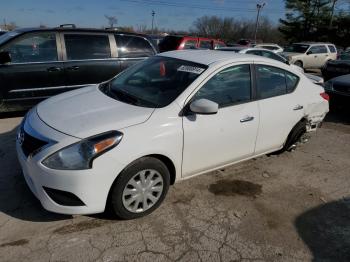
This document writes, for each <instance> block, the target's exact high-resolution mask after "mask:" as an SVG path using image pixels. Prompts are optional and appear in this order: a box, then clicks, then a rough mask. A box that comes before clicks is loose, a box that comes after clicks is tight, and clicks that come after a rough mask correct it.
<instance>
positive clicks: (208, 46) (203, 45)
mask: <svg viewBox="0 0 350 262" xmlns="http://www.w3.org/2000/svg"><path fill="white" fill-rule="evenodd" d="M199 47H200V48H205V49H211V42H210V41H200V42H199Z"/></svg>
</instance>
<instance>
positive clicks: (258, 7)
mask: <svg viewBox="0 0 350 262" xmlns="http://www.w3.org/2000/svg"><path fill="white" fill-rule="evenodd" d="M264 6H265V3H262V4H256V8H257V9H258V13H257V15H256V23H255V32H254V42H255V44H256V33H257V32H258V25H259V16H260V10H261V9H262V8H263V7H264Z"/></svg>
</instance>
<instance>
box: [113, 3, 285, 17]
mask: <svg viewBox="0 0 350 262" xmlns="http://www.w3.org/2000/svg"><path fill="white" fill-rule="evenodd" d="M120 1H122V2H129V3H137V4H146V5H158V6H168V7H178V8H194V9H202V10H214V11H226V12H246V13H255V12H256V10H255V9H253V8H251V9H247V8H232V7H231V8H227V7H215V6H205V5H198V4H183V3H181V4H178V3H171V2H165V1H155V0H148V1H145V0H120ZM268 12H269V13H278V14H281V13H283V12H284V10H280V9H269V10H268Z"/></svg>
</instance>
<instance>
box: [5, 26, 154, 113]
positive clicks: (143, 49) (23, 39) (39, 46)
mask: <svg viewBox="0 0 350 262" xmlns="http://www.w3.org/2000/svg"><path fill="white" fill-rule="evenodd" d="M156 52H157V51H156V48H155V46H154V45H153V44H152V43H151V41H149V39H148V38H147V37H146V36H145V35H140V34H135V33H123V32H119V31H115V30H113V29H111V30H103V29H81V28H79V29H78V28H75V26H73V25H72V26H70V27H63V26H61V27H58V28H50V29H38V28H35V29H19V30H15V31H11V32H8V33H6V34H4V35H2V36H0V112H1V111H2V112H4V111H16V110H22V109H26V108H29V107H31V106H33V105H34V104H36V103H38V102H39V101H40V100H43V99H45V98H47V97H49V96H52V95H56V94H59V93H62V92H64V91H68V90H72V89H76V88H80V87H83V86H86V85H89V84H96V83H100V82H103V81H106V80H108V79H110V78H112V77H114V76H115V75H116V74H118V73H119V72H121V71H122V70H124V69H125V68H127V67H129V66H131V65H133V64H134V63H136V62H138V61H141V60H143V59H145V58H147V57H149V56H153V55H155V54H156Z"/></svg>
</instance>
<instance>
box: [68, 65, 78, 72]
mask: <svg viewBox="0 0 350 262" xmlns="http://www.w3.org/2000/svg"><path fill="white" fill-rule="evenodd" d="M67 69H68V70H70V71H76V70H79V66H71V67H68V68H67Z"/></svg>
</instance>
